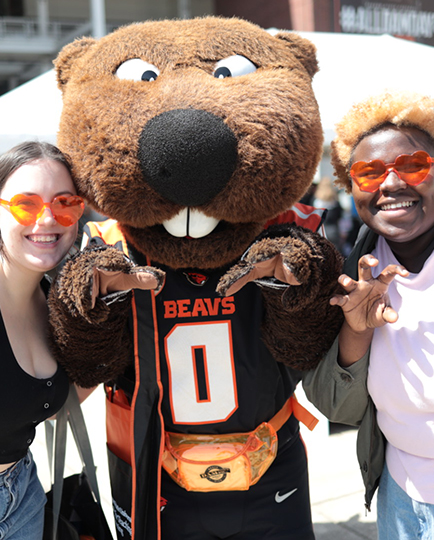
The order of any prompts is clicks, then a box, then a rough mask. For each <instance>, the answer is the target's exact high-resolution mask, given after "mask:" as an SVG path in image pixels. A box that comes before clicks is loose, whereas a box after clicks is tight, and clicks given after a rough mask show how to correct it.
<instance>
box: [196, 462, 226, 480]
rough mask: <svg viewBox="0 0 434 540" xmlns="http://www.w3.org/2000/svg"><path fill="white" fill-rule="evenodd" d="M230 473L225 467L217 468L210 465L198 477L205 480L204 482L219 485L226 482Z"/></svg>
mask: <svg viewBox="0 0 434 540" xmlns="http://www.w3.org/2000/svg"><path fill="white" fill-rule="evenodd" d="M230 472H231V470H230V469H227V468H225V467H219V466H218V465H210V466H209V467H208V468H207V470H206V471H205V472H204V473H202V474H201V475H200V477H201V478H206V480H209V481H210V482H213V483H214V484H219V483H220V482H224V481H225V480H226V478H227V476H228V474H229V473H230Z"/></svg>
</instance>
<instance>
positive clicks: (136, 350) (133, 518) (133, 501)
mask: <svg viewBox="0 0 434 540" xmlns="http://www.w3.org/2000/svg"><path fill="white" fill-rule="evenodd" d="M131 308H132V311H133V335H134V368H135V372H136V385H135V388H134V394H133V399H132V400H131V414H132V418H134V416H135V408H136V401H137V394H138V392H139V388H140V362H139V343H138V328H137V306H136V299H135V297H134V291H133V296H132V299H131ZM134 425H135V422H134V421H133V422H131V429H130V446H131V467H132V493H131V540H134V538H135V523H136V491H137V468H136V449H135V445H134Z"/></svg>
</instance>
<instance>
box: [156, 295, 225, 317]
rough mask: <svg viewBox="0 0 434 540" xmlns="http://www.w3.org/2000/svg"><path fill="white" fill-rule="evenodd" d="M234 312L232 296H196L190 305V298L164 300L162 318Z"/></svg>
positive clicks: (206, 315)
mask: <svg viewBox="0 0 434 540" xmlns="http://www.w3.org/2000/svg"><path fill="white" fill-rule="evenodd" d="M232 313H235V300H234V297H233V296H229V297H228V298H223V299H222V298H196V300H195V301H194V304H193V305H192V300H190V299H189V298H184V299H182V300H165V301H164V318H165V319H174V318H176V317H179V318H184V317H210V316H214V317H215V316H216V315H220V314H221V315H231V314H232Z"/></svg>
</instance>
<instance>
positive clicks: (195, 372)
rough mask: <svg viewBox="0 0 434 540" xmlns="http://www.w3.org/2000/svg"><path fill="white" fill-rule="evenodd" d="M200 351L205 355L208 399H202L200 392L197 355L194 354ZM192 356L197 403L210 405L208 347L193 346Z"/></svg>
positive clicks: (204, 363) (204, 368) (204, 365)
mask: <svg viewBox="0 0 434 540" xmlns="http://www.w3.org/2000/svg"><path fill="white" fill-rule="evenodd" d="M197 350H200V351H202V354H203V370H204V376H205V385H206V395H207V396H208V399H200V392H199V381H198V376H197V360H196V355H195V354H194V351H197ZM191 354H192V356H193V364H194V367H193V373H194V386H195V387H196V401H197V402H198V403H209V402H210V401H211V393H210V390H209V375H208V363H207V359H206V347H205V346H204V345H197V346H193V347H192V348H191Z"/></svg>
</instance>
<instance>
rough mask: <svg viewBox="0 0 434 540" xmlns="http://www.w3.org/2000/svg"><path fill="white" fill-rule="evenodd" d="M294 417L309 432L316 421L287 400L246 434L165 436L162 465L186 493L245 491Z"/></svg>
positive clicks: (259, 474)
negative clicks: (285, 425) (271, 416)
mask: <svg viewBox="0 0 434 540" xmlns="http://www.w3.org/2000/svg"><path fill="white" fill-rule="evenodd" d="M291 414H294V416H295V417H296V418H297V419H298V420H299V421H301V422H303V423H304V424H305V425H306V426H307V427H308V428H309V429H313V428H314V427H315V426H316V424H317V423H318V420H317V419H316V418H315V417H314V416H313V415H312V414H311V413H310V412H309V411H307V410H306V409H305V408H304V407H303V406H302V405H300V404H299V403H298V401H297V400H296V398H295V396H291V397H290V398H289V399H288V401H287V402H286V403H285V405H284V406H283V408H282V409H281V410H280V411H279V412H278V413H277V414H276V415H275V416H274V417H273V418H272V419H271V420H270V421H269V422H263V423H262V424H261V425H260V426H258V427H257V428H256V429H255V430H254V431H251V432H249V433H231V434H225V435H189V434H183V433H169V432H166V434H165V442H166V444H165V450H164V454H163V460H162V465H163V468H164V469H165V470H166V471H167V472H168V474H169V475H170V476H171V478H172V479H173V480H174V481H175V482H176V483H177V484H179V485H180V486H181V487H183V488H184V489H186V490H187V491H201V492H207V491H245V490H248V489H249V488H250V486H253V485H254V484H256V483H257V482H258V481H259V479H260V478H261V477H262V476H263V474H264V473H265V472H266V471H267V469H268V468H269V467H270V465H271V464H272V463H273V461H274V459H275V457H276V454H277V448H278V441H277V431H278V430H279V429H280V428H281V427H282V426H283V424H284V423H285V422H286V421H287V420H288V418H289V417H290V416H291Z"/></svg>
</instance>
